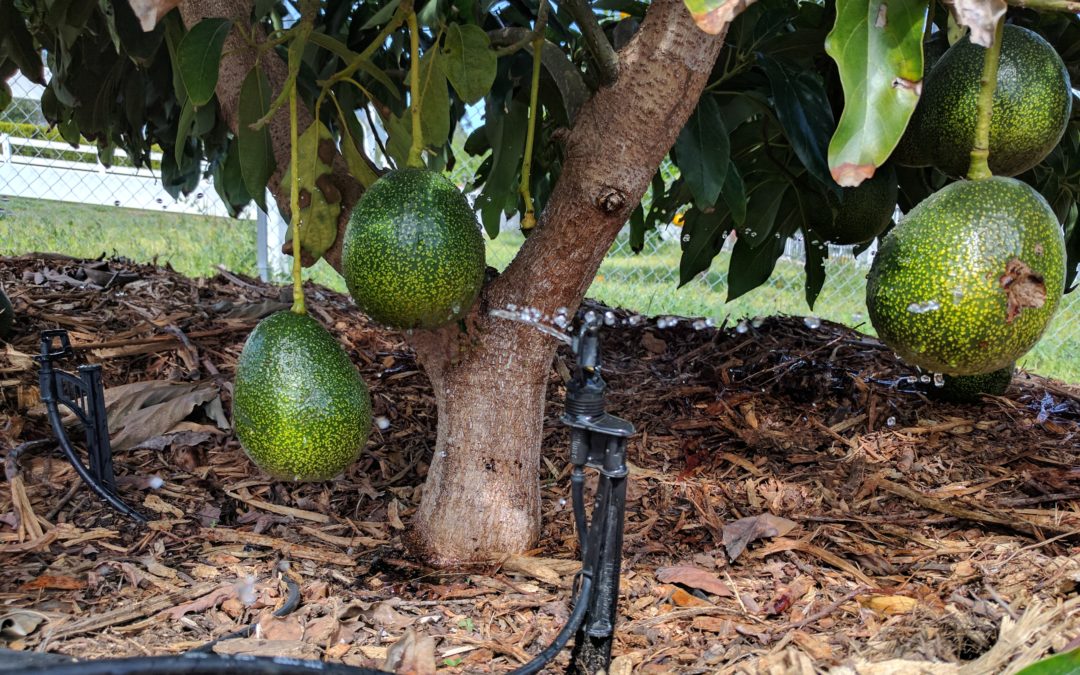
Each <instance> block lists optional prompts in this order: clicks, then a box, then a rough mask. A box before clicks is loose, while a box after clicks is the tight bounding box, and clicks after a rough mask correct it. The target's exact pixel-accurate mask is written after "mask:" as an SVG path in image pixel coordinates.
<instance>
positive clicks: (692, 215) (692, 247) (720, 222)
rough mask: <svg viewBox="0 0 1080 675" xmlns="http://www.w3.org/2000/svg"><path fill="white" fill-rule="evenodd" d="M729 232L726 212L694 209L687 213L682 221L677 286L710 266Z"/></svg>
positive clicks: (729, 220)
mask: <svg viewBox="0 0 1080 675" xmlns="http://www.w3.org/2000/svg"><path fill="white" fill-rule="evenodd" d="M729 232H731V217H730V215H729V214H726V213H724V214H721V213H717V212H713V213H705V212H703V211H700V210H698V209H696V208H692V209H690V210H689V211H687V212H686V215H685V220H684V224H683V245H682V249H683V250H682V257H681V258H679V286H680V287H682V286H684V285H685V284H688V283H690V282H691V281H693V279H694V277H696V276H697V275H698V274H700V273H701V272H704V271H705V270H707V269H709V266H710V265H712V261H713V258H715V257H716V254H718V253H719V252H720V249H722V248H723V247H724V241H725V240H726V239H727V235H728V233H729Z"/></svg>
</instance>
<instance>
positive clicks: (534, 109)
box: [518, 0, 548, 233]
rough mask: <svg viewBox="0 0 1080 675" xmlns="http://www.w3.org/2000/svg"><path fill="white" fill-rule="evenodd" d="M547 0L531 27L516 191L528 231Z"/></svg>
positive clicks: (533, 223) (533, 215) (542, 1)
mask: <svg viewBox="0 0 1080 675" xmlns="http://www.w3.org/2000/svg"><path fill="white" fill-rule="evenodd" d="M547 9H548V2H547V0H540V10H539V11H538V12H537V13H536V27H535V28H534V29H533V40H532V49H533V63H532V66H533V67H532V81H531V82H530V83H529V130H528V131H527V132H526V134H525V153H524V155H523V156H522V158H521V184H520V186H519V187H518V191H519V192H520V193H521V198H522V199H523V200H524V201H525V214H524V215H523V216H522V217H521V230H522V231H523V232H526V233H527V232H528V231H529V230H531V229H532V228H534V227H536V209H535V208H533V199H532V192H531V191H530V189H529V180H530V179H531V176H532V159H533V143H534V141H535V138H536V125H537V124H538V123H539V121H540V98H539V93H540V53H541V50H542V49H543V48H544V26H545V25H546V23H547Z"/></svg>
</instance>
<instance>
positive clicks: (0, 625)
mask: <svg viewBox="0 0 1080 675" xmlns="http://www.w3.org/2000/svg"><path fill="white" fill-rule="evenodd" d="M45 619H46V616H45V615H44V614H41V613H40V612H34V611H30V610H15V611H14V612H8V613H7V614H3V615H0V637H2V638H5V639H7V640H14V639H19V638H24V637H26V636H27V635H29V634H31V633H33V632H34V631H35V630H37V629H38V626H40V625H41V624H43V623H44V622H45Z"/></svg>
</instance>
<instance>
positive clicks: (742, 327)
mask: <svg viewBox="0 0 1080 675" xmlns="http://www.w3.org/2000/svg"><path fill="white" fill-rule="evenodd" d="M749 330H750V326H748V325H746V322H745V321H740V322H739V325H738V326H735V332H736V333H738V334H739V335H743V334H744V333H746V332H747V331H749Z"/></svg>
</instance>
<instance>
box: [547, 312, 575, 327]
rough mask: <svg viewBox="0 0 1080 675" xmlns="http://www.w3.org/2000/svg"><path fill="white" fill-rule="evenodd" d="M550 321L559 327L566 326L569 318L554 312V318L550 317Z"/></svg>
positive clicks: (568, 323)
mask: <svg viewBox="0 0 1080 675" xmlns="http://www.w3.org/2000/svg"><path fill="white" fill-rule="evenodd" d="M551 322H552V323H553V324H555V325H556V326H558V327H559V328H566V327H567V326H569V325H570V319H568V318H566V315H565V314H556V315H555V318H554V319H552V320H551Z"/></svg>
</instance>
